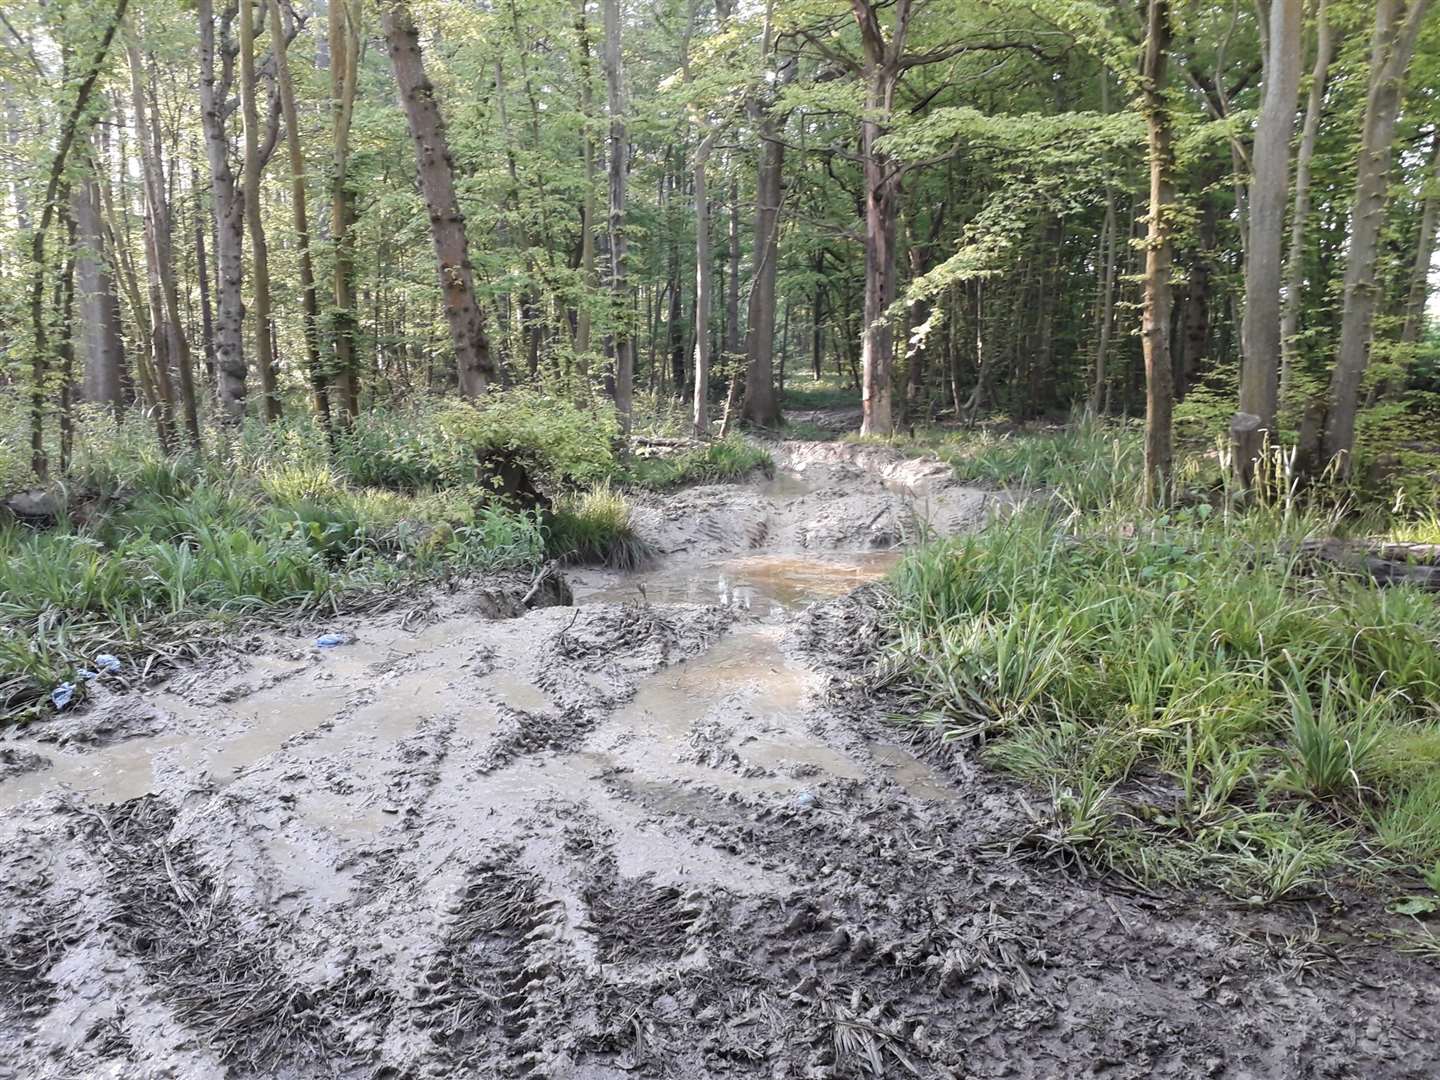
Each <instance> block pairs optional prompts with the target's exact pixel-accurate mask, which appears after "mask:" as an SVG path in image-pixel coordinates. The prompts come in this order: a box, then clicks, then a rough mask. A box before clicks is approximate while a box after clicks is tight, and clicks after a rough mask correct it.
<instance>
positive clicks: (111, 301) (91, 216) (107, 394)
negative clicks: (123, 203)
mask: <svg viewBox="0 0 1440 1080" xmlns="http://www.w3.org/2000/svg"><path fill="white" fill-rule="evenodd" d="M100 167H102V166H101V164H100V163H99V162H96V163H94V165H93V168H100ZM71 203H72V206H71V214H72V216H73V217H74V220H75V230H76V240H77V244H78V249H77V251H76V258H75V291H76V299H77V302H78V304H79V308H80V327H81V335H82V336H81V340H82V342H83V362H84V376H83V378H82V383H81V386H82V397H83V398H84V400H86V401H90V402H94V403H96V404H104V405H109V406H110V407H111V409H112V410H113V411H114V413H115V416H116V417H117V418H118V417H119V416H120V414H121V411H122V408H123V405H124V401H125V397H124V384H123V379H122V372H123V370H124V366H125V352H124V346H123V344H122V343H121V339H120V303H119V301H118V300H117V299H116V296H115V282H114V279H113V277H112V274H111V270H110V264H109V262H108V260H107V258H106V251H105V240H104V236H105V230H104V227H103V225H102V224H101V220H100V187H99V185H98V184H97V183H96V181H95V177H94V174H93V169H92V172H91V173H90V174H88V175H87V176H86V177H85V178H84V179H83V180H82V181H81V183H80V184H79V185H78V186H77V187H76V188H75V189H74V191H73V192H72V194H71Z"/></svg>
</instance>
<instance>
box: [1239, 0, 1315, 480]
mask: <svg viewBox="0 0 1440 1080" xmlns="http://www.w3.org/2000/svg"><path fill="white" fill-rule="evenodd" d="M1269 7H1270V10H1269V27H1270V28H1269V32H1268V34H1267V36H1266V49H1265V77H1264V82H1263V85H1262V87H1261V103H1260V122H1259V124H1258V125H1257V127H1256V129H1255V146H1254V149H1253V151H1252V152H1251V155H1250V157H1251V169H1252V176H1251V180H1250V244H1249V249H1250V258H1249V261H1248V262H1247V263H1246V267H1245V317H1244V322H1243V324H1242V328H1241V336H1242V337H1243V339H1244V344H1243V346H1242V350H1241V351H1242V352H1243V354H1244V363H1243V364H1242V366H1241V371H1240V408H1239V412H1240V413H1242V414H1246V415H1249V416H1254V417H1256V418H1257V419H1258V420H1259V424H1258V425H1251V424H1250V423H1248V422H1247V423H1243V424H1237V425H1235V426H1234V428H1233V430H1235V431H1237V432H1245V433H1247V434H1245V435H1244V437H1243V438H1241V439H1239V440H1237V441H1236V442H1235V443H1234V444H1233V445H1232V447H1231V449H1232V451H1233V453H1234V465H1235V474H1236V479H1237V480H1238V481H1239V483H1240V485H1241V487H1248V486H1249V484H1250V480H1251V477H1252V476H1253V474H1254V470H1255V459H1256V456H1257V455H1258V454H1259V453H1260V452H1261V442H1262V440H1263V439H1264V437H1265V434H1266V433H1272V432H1274V430H1275V405H1276V399H1277V397H1278V394H1279V386H1280V343H1281V335H1280V284H1281V264H1280V260H1281V249H1282V246H1283V243H1284V232H1285V204H1286V202H1287V201H1288V195H1289V191H1290V133H1291V131H1292V129H1293V128H1294V126H1295V98H1296V95H1297V94H1298V93H1299V89H1300V37H1301V31H1302V28H1303V22H1304V18H1303V10H1302V5H1301V0H1273V2H1272V3H1271V4H1270V6H1269Z"/></svg>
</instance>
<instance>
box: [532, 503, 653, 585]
mask: <svg viewBox="0 0 1440 1080" xmlns="http://www.w3.org/2000/svg"><path fill="white" fill-rule="evenodd" d="M549 550H550V553H551V554H552V555H555V556H557V557H559V558H562V559H564V560H566V561H567V562H572V563H579V564H582V565H590V566H608V567H611V568H612V569H616V570H635V569H638V568H639V567H641V566H644V565H646V564H647V563H649V562H651V561H652V560H653V559H654V558H655V551H654V549H653V548H652V547H651V545H650V544H648V543H647V542H646V541H644V540H642V539H641V538H640V537H639V536H638V535H637V534H636V532H635V528H634V526H633V525H632V524H631V520H630V503H629V501H628V500H627V499H626V498H625V496H624V495H623V494H621V493H620V492H618V491H616V490H615V489H614V488H612V487H610V485H609V484H598V485H596V486H595V487H593V488H591V489H590V490H588V491H585V492H583V493H580V494H575V495H568V496H566V497H565V498H564V499H562V500H561V501H560V502H559V503H558V504H557V505H556V507H555V513H554V516H553V518H552V520H551V522H550V536H549Z"/></svg>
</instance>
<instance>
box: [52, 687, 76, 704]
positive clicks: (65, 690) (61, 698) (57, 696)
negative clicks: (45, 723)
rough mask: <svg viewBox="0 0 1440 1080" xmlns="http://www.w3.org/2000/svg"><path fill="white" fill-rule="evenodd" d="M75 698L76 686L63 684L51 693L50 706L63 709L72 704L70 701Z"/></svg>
mask: <svg viewBox="0 0 1440 1080" xmlns="http://www.w3.org/2000/svg"><path fill="white" fill-rule="evenodd" d="M74 696H75V684H74V683H72V682H62V683H61V684H60V685H59V686H57V687H55V689H54V690H51V691H50V704H52V705H54V706H55V708H57V709H63V708H65V706H67V705H69V704H70V699H71V698H73V697H74Z"/></svg>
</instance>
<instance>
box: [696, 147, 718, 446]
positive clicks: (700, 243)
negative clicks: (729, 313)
mask: <svg viewBox="0 0 1440 1080" xmlns="http://www.w3.org/2000/svg"><path fill="white" fill-rule="evenodd" d="M719 135H720V129H719V128H712V129H711V130H709V131H707V132H706V133H705V137H704V138H703V139H701V140H700V145H699V146H697V147H696V148H695V168H694V173H693V175H694V181H695V394H694V402H693V407H692V409H691V412H690V424H691V426H692V427H693V428H694V431H695V434H696V435H698V436H700V437H701V438H704V437H705V436H707V435H709V434H710V415H709V411H708V400H709V395H710V331H709V323H710V287H711V286H710V281H711V276H712V273H713V269H712V266H711V256H710V201H709V200H710V194H709V191H708V190H707V184H706V179H705V172H706V166H707V165H708V164H709V161H710V152H711V150H712V149H714V146H715V140H716V138H718V137H719Z"/></svg>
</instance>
